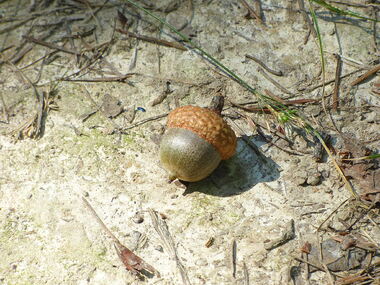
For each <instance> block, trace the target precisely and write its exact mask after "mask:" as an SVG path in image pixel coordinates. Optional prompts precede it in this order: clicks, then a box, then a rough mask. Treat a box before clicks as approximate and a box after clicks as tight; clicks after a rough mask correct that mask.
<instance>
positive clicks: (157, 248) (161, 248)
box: [154, 245, 164, 252]
mask: <svg viewBox="0 0 380 285" xmlns="http://www.w3.org/2000/svg"><path fill="white" fill-rule="evenodd" d="M154 249H155V250H157V251H159V252H164V248H163V247H162V246H161V245H156V246H155V247H154Z"/></svg>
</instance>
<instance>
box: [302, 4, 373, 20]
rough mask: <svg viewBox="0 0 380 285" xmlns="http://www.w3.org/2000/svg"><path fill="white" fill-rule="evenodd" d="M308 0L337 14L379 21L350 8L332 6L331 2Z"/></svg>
mask: <svg viewBox="0 0 380 285" xmlns="http://www.w3.org/2000/svg"><path fill="white" fill-rule="evenodd" d="M309 1H312V2H314V3H316V4H318V5H320V6H322V7H324V8H326V9H327V10H329V11H331V12H333V13H336V14H339V15H346V16H351V17H355V18H358V19H362V20H368V21H374V22H379V21H378V20H376V19H372V18H368V17H365V16H362V15H360V14H358V13H355V12H352V11H350V10H342V9H340V8H338V7H336V6H332V5H331V4H329V3H327V2H326V1H324V0H309Z"/></svg>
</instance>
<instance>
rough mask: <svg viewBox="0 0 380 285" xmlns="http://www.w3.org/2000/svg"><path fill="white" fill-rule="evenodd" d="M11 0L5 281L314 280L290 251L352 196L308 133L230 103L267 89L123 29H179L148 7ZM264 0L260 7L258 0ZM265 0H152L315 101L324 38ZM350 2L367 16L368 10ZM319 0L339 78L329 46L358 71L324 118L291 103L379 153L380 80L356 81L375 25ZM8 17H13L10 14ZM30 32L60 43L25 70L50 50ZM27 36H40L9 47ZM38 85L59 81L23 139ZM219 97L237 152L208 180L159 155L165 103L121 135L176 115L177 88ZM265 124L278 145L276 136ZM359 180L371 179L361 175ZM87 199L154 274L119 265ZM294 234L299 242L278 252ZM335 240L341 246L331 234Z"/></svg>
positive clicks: (371, 51)
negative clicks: (176, 179) (155, 220)
mask: <svg viewBox="0 0 380 285" xmlns="http://www.w3.org/2000/svg"><path fill="white" fill-rule="evenodd" d="M0 2H1V3H0V21H1V22H0V31H1V33H0V48H1V50H2V51H3V52H2V53H0V56H1V58H0V59H1V66H0V84H1V85H0V86H1V87H0V95H1V98H2V101H0V120H1V122H0V132H1V133H0V252H1V258H0V284H18V285H19V284H307V281H306V275H307V272H306V267H305V265H304V264H303V265H302V266H301V265H300V263H299V262H298V261H296V260H295V259H294V257H295V256H298V257H300V256H301V251H300V248H301V247H303V246H304V244H305V242H310V243H311V244H312V247H313V248H317V247H318V244H319V242H321V241H322V240H327V239H329V237H331V236H333V235H335V233H333V232H331V231H330V232H329V231H320V232H317V228H318V227H319V226H320V225H321V223H322V222H324V221H326V219H327V218H328V216H329V214H331V213H332V212H333V211H334V210H335V209H336V208H337V207H338V206H339V205H341V204H342V202H344V201H345V200H346V199H349V198H351V194H350V192H349V191H348V190H347V187H345V185H344V182H342V180H341V178H340V176H339V174H338V172H337V171H336V169H335V168H334V166H333V164H332V162H331V159H330V158H326V156H325V157H324V158H323V159H322V161H321V162H316V161H315V160H314V158H313V151H314V147H315V146H314V145H313V142H312V137H311V136H310V135H305V134H304V133H302V132H299V131H298V130H297V129H296V128H288V127H287V129H286V132H285V134H286V136H287V138H288V140H289V141H290V142H291V144H289V143H288V142H287V141H286V140H283V139H279V138H278V137H277V136H276V135H275V133H279V132H280V135H281V129H284V128H285V127H284V126H283V125H280V124H279V123H278V122H277V121H276V120H275V119H274V117H273V115H271V114H262V113H258V112H254V113H252V112H245V111H244V110H241V109H239V108H237V107H234V106H232V105H231V102H230V101H232V102H234V103H239V104H245V103H249V102H251V103H252V102H253V103H254V102H255V101H256V98H255V97H254V95H252V94H251V93H249V92H248V91H247V90H245V89H244V88H243V87H241V86H240V85H238V84H237V83H236V82H234V81H232V80H230V79H229V78H227V77H225V76H224V75H222V74H221V73H220V72H218V71H217V70H216V69H215V68H214V67H213V66H212V65H211V64H210V63H209V62H207V61H206V60H204V59H202V58H201V57H200V56H199V55H197V54H196V53H195V52H193V51H190V50H187V51H183V50H178V49H175V48H170V47H164V46H160V45H156V44H152V43H149V42H146V41H143V40H136V39H134V38H128V37H127V36H126V35H123V34H121V33H119V32H115V33H113V30H114V27H115V25H116V28H122V25H121V22H120V20H118V19H117V11H120V13H123V14H124V15H125V16H126V17H127V19H128V20H129V21H132V20H133V22H132V23H131V26H130V28H129V31H132V32H134V33H136V34H140V35H147V36H150V37H155V38H162V39H165V40H169V41H174V39H173V34H172V33H170V31H168V30H167V29H166V28H164V29H163V30H162V31H161V32H160V30H159V29H158V28H157V26H158V25H157V23H156V22H154V20H152V19H151V18H149V17H148V16H147V15H145V14H144V13H142V12H141V11H140V12H139V13H140V19H138V18H137V17H135V16H136V13H137V10H135V9H133V8H131V7H129V6H127V5H125V4H123V2H118V1H108V2H106V4H105V5H104V6H102V5H103V3H104V2H101V1H90V3H91V5H90V6H86V5H84V4H80V2H70V1H60V5H61V6H60V7H61V8H62V7H68V8H66V9H67V10H58V11H53V9H54V8H56V7H58V6H57V5H58V4H57V3H55V2H57V1H53V2H52V3H51V4H50V6H49V5H48V2H49V1H45V2H43V1H42V2H43V3H39V2H38V1H37V4H36V7H34V10H33V7H31V4H30V2H28V1H10V0H8V1H0ZM145 2H146V3H148V2H151V3H154V2H155V1H145ZM253 2H254V1H250V2H249V3H250V5H252V7H255V6H254V4H253ZM261 2H262V5H261V8H262V16H263V20H264V24H260V23H259V22H258V21H257V20H255V19H250V18H247V17H246V14H247V9H246V8H244V6H243V5H242V4H241V2H239V1H159V4H152V5H153V6H152V7H153V9H151V11H152V12H153V13H156V14H158V15H160V16H161V17H164V18H166V20H167V21H169V22H170V23H172V24H173V25H175V26H176V27H178V28H181V27H182V26H184V28H183V29H182V32H183V33H184V34H186V35H188V36H191V37H192V39H193V40H194V42H196V43H197V44H199V45H200V46H202V48H204V50H206V51H207V52H209V53H210V54H211V55H213V56H214V57H215V58H217V59H218V60H220V61H221V62H222V63H223V64H225V65H226V66H228V67H229V68H230V69H231V70H233V71H234V72H236V73H237V74H239V75H240V76H241V77H242V78H243V79H244V80H246V81H247V82H248V83H249V84H250V85H251V86H252V87H254V88H257V89H258V90H260V91H263V90H265V89H267V90H270V91H271V92H272V93H274V94H275V95H277V96H279V97H282V98H288V97H292V99H305V98H308V99H320V98H321V96H322V88H320V87H319V88H313V87H314V86H317V85H318V84H320V83H321V82H322V80H321V75H320V73H321V64H320V53H319V49H318V45H317V41H316V39H314V38H313V35H312V34H311V35H310V37H309V38H308V39H307V35H308V31H309V28H308V26H307V24H306V23H305V20H304V18H303V16H302V13H300V11H299V8H298V4H297V1H281V0H271V1H261ZM359 2H360V1H359ZM362 2H363V3H364V1H362ZM83 3H84V2H83ZM44 5H45V6H44ZM307 7H308V6H307ZM100 8H101V9H100ZM31 9H32V11H30V10H31ZM62 9H63V8H62ZM98 9H99V10H98ZM350 9H352V10H354V11H356V12H359V13H361V14H364V15H368V16H373V15H371V9H360V8H357V10H355V9H356V8H355V7H350ZM41 11H42V13H39V12H41ZM316 14H317V16H318V19H319V26H320V29H321V35H322V37H323V43H324V47H325V51H326V53H325V57H326V81H328V80H331V79H334V78H335V71H336V60H335V57H334V55H333V53H338V54H341V55H342V59H343V64H342V75H345V74H347V73H350V72H353V71H356V70H358V69H359V68H363V70H362V71H359V72H357V73H353V74H352V75H348V76H346V77H344V78H343V79H342V82H341V88H340V98H339V100H340V101H339V102H340V111H338V112H337V111H333V112H332V113H331V114H332V115H331V118H330V117H329V116H326V115H325V114H324V112H323V108H322V103H321V101H318V102H315V103H313V104H300V105H296V106H292V108H295V109H297V110H299V112H300V114H302V115H303V116H305V118H307V120H308V121H310V122H312V124H313V125H314V126H316V127H317V128H318V129H319V130H323V131H325V132H326V133H329V134H330V135H331V136H332V140H331V143H332V145H333V146H334V147H335V148H336V149H337V150H343V149H344V145H345V143H344V140H343V139H342V135H341V134H339V133H338V132H337V131H336V129H335V128H334V127H333V125H332V120H333V121H334V122H335V124H336V125H337V128H338V129H339V130H340V131H341V132H342V133H344V134H346V135H347V137H348V138H349V140H350V141H353V142H354V143H355V145H362V144H359V143H358V142H359V141H361V142H363V145H365V146H366V147H367V148H369V149H371V150H372V151H375V150H376V149H378V147H379V141H378V135H379V125H378V123H379V105H380V104H379V103H380V96H379V93H376V92H374V88H375V85H374V84H375V83H376V82H377V83H379V78H378V77H377V78H376V76H375V77H373V76H372V77H369V79H367V80H366V81H364V82H362V83H361V84H359V85H356V86H354V87H352V88H349V86H350V83H351V82H352V81H353V80H355V79H356V78H357V77H358V76H359V75H361V74H363V73H364V72H365V71H367V70H368V69H370V68H371V67H372V66H373V65H374V60H378V58H379V50H377V49H376V47H377V45H376V43H375V42H376V41H377V44H378V43H379V36H376V34H375V38H374V34H373V31H374V25H373V23H372V22H370V21H363V20H357V19H355V18H352V17H348V18H347V17H342V16H336V15H333V14H332V13H330V12H328V11H327V10H324V9H321V8H317V9H316ZM94 15H95V16H94ZM69 16H70V17H71V18H68V17H69ZM29 17H31V18H29ZM75 17H77V19H76V18H75ZM10 18H12V19H13V21H6V20H7V19H10ZM74 18H75V19H74ZM119 18H120V17H119ZM62 19H65V20H62ZM73 19H74V20H73ZM24 20H25V22H23V21H24ZM20 23H21V24H22V25H17V24H20ZM9 27H12V28H9ZM7 28H9V31H7V30H6V29H7ZM83 31H87V32H88V31H89V32H88V33H87V34H86V33H84V32H83ZM49 33H50V34H49ZM22 35H27V36H30V37H32V38H40V39H41V41H43V42H49V43H52V44H54V45H55V46H62V47H64V48H65V51H60V52H56V53H55V54H52V55H50V57H49V60H48V59H46V58H45V60H40V61H38V62H36V63H34V64H33V65H30V66H28V65H29V64H31V63H33V62H34V61H36V60H38V59H39V58H41V57H43V56H46V55H48V53H51V52H53V51H54V50H55V49H54V48H51V47H50V48H49V47H46V46H42V45H40V44H35V43H32V42H31V41H30V39H29V40H27V39H26V40H25V38H22ZM73 35H79V36H77V37H74V36H73ZM43 36H45V38H43ZM70 36H71V37H70ZM111 39H113V40H112V42H109V41H110V40H111ZM28 47H31V48H32V49H31V50H30V51H28V52H27V53H25V55H24V56H23V57H21V59H20V60H15V57H16V56H17V55H19V53H20V51H23V50H24V49H27V48H28ZM4 48H8V49H6V50H3V49H4ZM68 50H69V51H71V52H68ZM72 51H76V53H75V52H74V53H73V52H72ZM246 54H250V55H253V56H255V57H257V58H259V59H261V60H262V61H263V62H264V63H265V64H266V65H267V66H268V67H271V68H272V69H275V70H281V71H282V73H283V76H274V75H272V74H270V76H271V77H272V78H273V79H275V81H277V82H278V83H279V84H281V86H283V87H284V88H285V89H286V90H280V89H279V88H278V87H276V86H274V85H273V84H272V83H271V82H270V81H268V80H267V79H266V77H265V76H263V74H262V73H261V72H259V71H258V67H259V65H258V64H257V63H256V62H254V61H252V60H249V59H246V58H245V55H246ZM94 58H97V59H96V60H95V61H94V62H91V59H94ZM50 59H51V60H50ZM377 63H378V62H377ZM126 73H134V74H133V75H131V76H130V77H129V78H127V79H126V80H124V81H122V82H116V81H110V82H83V81H77V82H76V81H57V80H58V79H62V78H69V79H71V80H73V79H81V80H83V79H94V78H103V79H104V78H109V77H117V76H119V77H120V76H122V75H124V74H126ZM268 74H269V73H268ZM31 82H32V83H33V84H34V86H35V88H36V89H35V90H34V89H33V88H32V87H31V84H30V83H31ZM168 88H169V89H168ZM333 88H334V84H328V85H327V86H326V90H325V94H326V98H325V100H326V102H325V104H326V106H327V108H328V109H330V107H331V94H332V93H333ZM168 90H169V91H168ZM36 92H37V94H40V96H41V94H47V95H49V99H48V100H47V101H45V105H49V107H50V109H49V111H48V112H47V113H46V114H45V113H44V116H43V117H42V129H41V136H40V137H38V138H28V136H29V135H31V136H33V132H34V131H35V130H36V124H35V122H36V121H37V120H38V119H36V118H37V117H38V116H37V115H36V114H38V108H40V106H41V101H38V100H37V99H36ZM43 92H45V93H43ZM286 92H288V93H289V94H286ZM215 94H222V95H225V96H226V98H227V100H226V106H225V110H224V111H223V115H225V118H226V120H227V121H228V122H229V123H230V124H231V125H232V127H233V129H234V130H235V132H236V133H237V135H238V136H239V140H238V148H237V153H236V155H235V156H234V157H233V158H232V159H230V160H228V161H226V162H223V163H222V164H221V165H220V167H219V168H218V169H217V170H216V171H215V172H214V173H213V174H212V175H211V176H210V177H209V178H207V179H205V180H204V181H201V182H197V183H192V184H190V185H189V186H188V187H187V189H184V188H183V187H182V186H181V185H180V184H173V183H172V184H170V183H168V179H167V174H166V172H165V170H163V169H162V168H161V167H160V164H159V159H158V145H157V138H158V137H159V136H160V135H161V134H162V131H163V128H164V126H165V121H166V119H165V117H164V116H163V117H162V118H160V119H155V120H151V121H148V122H146V123H145V124H141V125H139V126H136V127H133V128H130V129H126V130H125V131H124V132H123V133H122V134H120V133H119V132H118V131H115V130H116V129H123V128H128V127H130V126H133V124H135V123H136V122H140V121H142V120H144V119H148V118H152V117H154V116H158V115H161V114H166V113H167V112H168V111H170V110H172V109H174V108H175V105H176V102H178V103H179V104H180V105H187V104H194V105H199V106H207V105H208V104H209V102H210V100H211V98H212V96H214V95H215ZM109 96H112V98H113V99H114V100H116V101H115V102H117V104H112V103H110V107H109V108H107V106H106V104H103V105H102V102H112V100H111V99H112V98H111V97H109ZM165 96H166V97H165ZM46 97H48V96H45V98H46ZM229 100H230V101H229ZM158 101H161V102H159V103H158ZM94 104H96V105H97V106H101V105H102V108H100V111H98V112H96V113H95V114H93V115H91V116H89V117H88V118H87V119H86V120H84V117H85V116H86V115H87V114H88V113H89V112H92V111H96V110H97V108H96V107H95V105H94ZM117 106H119V107H120V106H121V107H122V108H123V110H124V112H123V113H122V114H119V115H118V116H116V117H115V118H108V117H107V116H108V115H110V114H112V112H115V114H116V113H118V107H117ZM247 106H249V105H247ZM115 110H116V111H115ZM119 111H120V110H119ZM242 115H246V116H248V117H249V118H250V119H249V120H248V121H247V120H246V119H244V117H243V116H242ZM36 116H37V117H36ZM131 118H133V122H131ZM331 119H332V120H331ZM248 122H255V123H256V127H255V125H253V124H249V123H248ZM257 126H261V128H259V130H262V131H263V132H264V134H265V137H266V138H267V140H272V142H274V143H275V144H276V145H277V146H276V145H273V144H271V143H268V141H265V140H264V139H263V137H262V136H260V135H259V133H258V127H257ZM268 129H271V130H272V133H271V132H269V131H268ZM285 134H282V136H283V137H284V136H285ZM20 136H23V137H24V138H23V139H21V138H20ZM305 138H306V139H305ZM364 142H365V143H364ZM278 147H281V149H280V148H278ZM257 148H258V149H259V150H260V152H261V155H257V154H256V152H255V149H257ZM284 150H285V151H284ZM337 155H338V154H337ZM374 177H380V176H376V175H374ZM363 179H364V178H363ZM365 179H369V178H365ZM373 179H375V178H373ZM354 186H355V189H357V191H358V192H359V193H361V192H360V191H362V190H363V189H362V188H361V186H362V184H360V181H359V182H358V181H354ZM83 196H84V197H86V199H87V200H88V201H89V202H90V203H91V204H92V206H93V207H94V208H95V210H96V211H97V212H98V214H99V216H100V217H101V219H102V220H103V221H104V223H105V224H106V225H107V226H108V227H109V229H110V230H111V231H112V232H113V233H114V234H115V236H116V237H117V238H118V239H119V240H120V241H121V242H122V243H123V244H124V245H125V246H127V247H128V248H130V249H134V250H135V251H134V252H135V253H136V254H138V255H139V256H140V257H141V258H143V259H144V260H145V261H146V262H147V263H149V264H151V265H153V266H154V267H155V268H156V269H157V270H158V271H159V272H160V275H161V276H160V277H158V276H153V277H152V276H149V277H148V278H145V279H144V280H140V279H139V278H137V277H136V276H134V275H133V274H131V273H130V272H128V271H126V269H125V267H124V266H123V264H122V263H121V261H120V259H119V258H118V256H117V254H116V252H115V249H114V245H113V242H112V240H111V239H109V237H108V236H107V235H106V233H105V232H104V230H103V229H102V228H101V227H100V226H99V224H98V223H97V221H96V219H95V218H94V216H93V215H92V214H91V212H90V211H89V210H88V209H87V208H86V207H85V206H84V204H83V201H82V197H83ZM150 209H151V210H154V211H156V212H157V213H159V214H160V215H159V219H160V221H162V219H163V218H165V219H164V222H165V223H166V224H167V228H168V231H169V232H170V234H171V236H172V238H173V240H174V247H175V248H176V251H177V256H178V260H179V262H180V263H181V264H182V267H183V274H182V277H181V274H180V273H179V271H178V270H179V269H178V268H179V267H178V262H176V261H175V259H173V255H172V253H171V252H170V250H169V249H168V247H167V246H166V244H165V242H163V240H162V238H161V237H160V235H159V234H158V233H157V231H156V230H155V228H154V227H153V224H152V219H151V215H150V214H149V210H150ZM360 209H361V208H360V207H355V206H353V204H352V203H346V204H344V205H343V206H342V208H340V210H339V211H337V213H336V214H337V215H338V214H339V216H338V218H335V219H330V220H328V221H327V222H326V223H325V224H324V227H323V228H326V229H327V228H328V226H330V227H331V228H335V229H337V228H340V227H342V225H345V224H344V223H343V222H342V223H341V224H339V219H340V221H342V220H344V221H346V222H347V223H348V224H351V222H352V221H354V220H355V217H357V216H358V215H360V213H361V212H360ZM376 211H377V212H376ZM367 214H368V213H367ZM369 218H371V219H372V222H371V221H369V220H368V219H369ZM379 222H380V218H379V216H378V209H377V210H376V209H374V210H373V211H372V212H369V214H368V215H365V217H364V218H363V219H361V220H360V221H359V223H358V224H357V225H356V226H355V229H354V230H356V232H354V233H361V234H362V236H365V237H366V239H367V240H369V241H371V242H372V243H374V244H376V245H377V246H379V243H380V238H379V237H380V230H379ZM293 224H294V231H293ZM363 230H364V231H365V233H366V235H364V234H363ZM286 232H290V233H291V234H290V236H291V237H292V239H290V240H289V241H287V242H284V244H282V245H280V246H278V247H277V248H274V249H272V250H269V249H268V248H269V245H270V244H271V243H273V242H276V241H277V240H278V239H281V237H283V235H284V233H286ZM317 238H319V239H320V240H319V241H318V239H317ZM335 246H336V247H337V248H338V247H339V248H340V245H339V244H338V243H337V244H336V245H335ZM233 256H235V258H233ZM377 258H378V257H377ZM375 259H376V257H375ZM232 260H234V261H232ZM234 267H235V268H236V269H234ZM346 269H347V268H346ZM234 271H236V272H234ZM295 272H296V273H297V272H299V274H295ZM184 276H185V277H184ZM186 276H187V277H186ZM341 276H344V274H343V273H341ZM330 278H335V277H334V276H332V277H331V276H329V275H328V274H325V273H324V272H315V273H313V274H311V275H310V279H309V281H308V282H309V284H330V283H329V282H331V281H330ZM374 284H375V283H374ZM376 284H378V283H376Z"/></svg>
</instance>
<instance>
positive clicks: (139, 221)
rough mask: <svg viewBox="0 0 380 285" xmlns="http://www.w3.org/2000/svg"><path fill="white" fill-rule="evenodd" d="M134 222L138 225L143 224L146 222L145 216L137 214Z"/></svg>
mask: <svg viewBox="0 0 380 285" xmlns="http://www.w3.org/2000/svg"><path fill="white" fill-rule="evenodd" d="M132 221H133V222H135V223H136V224H141V223H142V222H144V216H143V215H142V214H141V213H140V212H136V214H135V215H134V216H133V218H132Z"/></svg>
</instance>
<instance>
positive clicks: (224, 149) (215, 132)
mask: <svg viewBox="0 0 380 285" xmlns="http://www.w3.org/2000/svg"><path fill="white" fill-rule="evenodd" d="M167 127H168V128H182V129H187V130H190V131H192V132H194V133H196V134H197V135H198V136H200V137H201V138H203V139H204V140H206V141H207V142H209V143H210V144H211V145H213V146H214V147H215V148H216V150H217V151H218V152H219V153H220V156H221V158H222V159H223V160H225V159H228V158H230V157H231V156H233V155H234V154H235V150H236V140H237V139H236V135H235V133H234V131H233V130H232V129H231V127H230V126H229V125H228V124H227V123H226V122H225V121H224V120H223V119H222V117H221V116H220V115H219V114H217V113H216V112H214V111H211V110H210V109H207V108H201V107H197V106H183V107H179V108H176V109H175V110H173V111H172V112H170V113H169V116H168V122H167Z"/></svg>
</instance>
